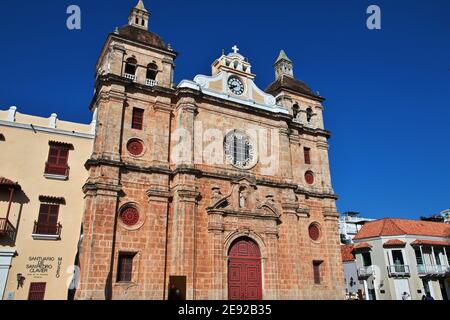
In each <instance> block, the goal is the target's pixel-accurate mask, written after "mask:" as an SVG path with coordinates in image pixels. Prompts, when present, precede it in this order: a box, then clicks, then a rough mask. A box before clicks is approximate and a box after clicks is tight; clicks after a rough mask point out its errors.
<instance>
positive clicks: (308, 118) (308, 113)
mask: <svg viewBox="0 0 450 320" xmlns="http://www.w3.org/2000/svg"><path fill="white" fill-rule="evenodd" d="M312 117H313V110H312V109H311V108H308V109H306V121H308V123H310V122H311V120H312Z"/></svg>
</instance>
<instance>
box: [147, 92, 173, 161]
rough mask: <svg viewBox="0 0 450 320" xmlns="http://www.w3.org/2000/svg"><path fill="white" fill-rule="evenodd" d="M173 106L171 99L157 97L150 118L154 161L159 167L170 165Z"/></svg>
mask: <svg viewBox="0 0 450 320" xmlns="http://www.w3.org/2000/svg"><path fill="white" fill-rule="evenodd" d="M172 109H173V108H172V106H171V104H170V100H169V99H164V98H161V97H158V98H157V101H156V102H155V104H154V106H153V114H152V117H151V118H150V119H151V120H150V125H151V127H152V134H151V136H152V138H153V141H152V146H153V148H152V151H151V152H152V155H151V159H152V163H153V165H154V166H157V167H166V168H168V167H169V160H170V159H169V152H170V141H169V140H170V130H171V115H172Z"/></svg>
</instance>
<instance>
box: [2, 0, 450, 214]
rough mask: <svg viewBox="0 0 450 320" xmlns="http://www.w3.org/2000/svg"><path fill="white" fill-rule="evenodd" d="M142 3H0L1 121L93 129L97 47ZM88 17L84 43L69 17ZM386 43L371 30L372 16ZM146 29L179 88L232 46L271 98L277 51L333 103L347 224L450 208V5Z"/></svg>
mask: <svg viewBox="0 0 450 320" xmlns="http://www.w3.org/2000/svg"><path fill="white" fill-rule="evenodd" d="M136 3H137V0H120V1H119V0H117V1H113V0H108V1H106V0H98V1H87V0H72V1H62V0H53V1H51V0H41V1H31V0H22V1H1V2H0V18H1V21H2V28H1V29H0V35H1V39H2V50H0V58H1V61H2V72H3V76H2V77H1V80H0V109H7V108H8V107H9V106H11V105H17V106H18V108H19V112H22V113H31V114H37V115H41V116H46V117H48V116H49V115H50V114H51V113H52V112H56V113H58V115H59V117H60V118H61V119H64V120H71V121H83V122H89V120H90V117H91V115H90V113H89V111H88V105H89V102H90V99H91V97H92V94H93V76H94V65H95V62H96V59H97V57H98V55H99V53H100V50H101V47H102V45H103V42H104V41H105V39H106V36H107V34H108V33H109V32H111V31H113V30H114V28H115V27H116V26H122V25H124V24H126V21H127V16H128V13H129V10H130V8H131V7H132V6H134V5H135V4H136ZM71 4H77V5H79V6H80V7H81V11H82V29H81V31H69V30H68V29H67V28H66V19H67V15H66V8H67V7H68V6H69V5H71ZM371 4H376V5H378V6H380V8H381V12H382V30H375V31H373V30H372V31H371V30H368V29H367V28H366V19H367V17H368V15H367V14H366V8H367V7H368V6H369V5H371ZM146 6H147V9H149V10H150V11H151V12H152V17H151V20H150V29H151V30H152V31H154V32H156V33H158V34H159V35H161V36H162V37H163V38H164V40H165V41H166V42H170V43H171V44H172V46H173V48H174V49H175V50H176V51H178V52H179V53H180V55H179V57H178V59H177V60H176V65H177V68H176V73H175V80H176V82H179V81H180V80H182V79H193V77H194V76H195V75H197V74H209V73H210V65H211V63H212V62H213V61H214V59H215V58H217V57H218V56H219V55H220V53H221V50H222V49H223V48H224V49H225V50H226V51H227V52H229V51H230V48H231V47H232V46H233V45H234V44H237V45H238V46H239V48H240V49H241V51H240V53H241V54H243V55H244V56H246V57H248V58H249V60H250V62H251V63H252V66H253V71H254V73H256V75H257V78H256V82H257V84H258V85H259V86H260V87H262V88H265V87H266V86H267V85H268V84H269V83H270V82H271V81H272V80H273V78H274V73H273V69H272V64H273V62H274V60H275V58H276V56H277V54H278V52H279V50H280V49H285V51H286V53H287V54H288V56H289V57H290V58H291V59H292V60H293V61H294V62H295V74H296V77H297V78H299V79H301V80H304V81H306V82H307V83H308V84H309V85H310V86H311V87H312V88H313V89H314V90H319V91H320V93H321V94H322V95H323V96H325V97H326V98H327V101H326V102H325V106H326V111H325V124H326V127H327V129H329V130H331V131H332V132H333V137H332V139H331V140H330V145H331V147H330V161H331V170H332V178H333V184H334V188H335V191H336V193H338V194H339V195H340V200H339V201H338V207H339V210H340V211H359V212H361V213H362V214H364V215H365V216H370V217H375V218H381V217H387V216H393V217H404V218H418V217H419V216H421V215H431V214H435V213H438V212H440V211H442V210H444V209H447V208H450V165H449V162H450V161H449V160H450V142H449V140H450V103H449V101H450V59H449V58H450V24H449V19H448V18H449V13H450V2H449V1H448V0H434V1H406V0H395V1H394V0H389V1H376V0H374V1H363V0H358V1H357V0H346V1H335V0H321V1H319V0H308V1H293V0H290V1H288V0H277V1H268V0H264V1H261V0H259V1H256V0H253V1H229V2H223V1H206V0H203V1H200V0H199V1H183V0H171V1H170V2H168V1H163V0H147V1H146Z"/></svg>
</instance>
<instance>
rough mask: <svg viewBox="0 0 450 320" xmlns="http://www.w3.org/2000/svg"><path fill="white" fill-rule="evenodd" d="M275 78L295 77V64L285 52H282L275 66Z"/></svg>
mask: <svg viewBox="0 0 450 320" xmlns="http://www.w3.org/2000/svg"><path fill="white" fill-rule="evenodd" d="M274 68H275V78H276V79H279V78H281V76H283V75H286V76H289V77H291V78H293V77H294V64H293V63H292V60H291V59H289V58H288V56H287V55H286V53H285V52H284V50H281V51H280V54H279V55H278V58H277V61H276V62H275V64H274Z"/></svg>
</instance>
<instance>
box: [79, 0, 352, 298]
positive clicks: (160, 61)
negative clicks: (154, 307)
mask: <svg viewBox="0 0 450 320" xmlns="http://www.w3.org/2000/svg"><path fill="white" fill-rule="evenodd" d="M149 18H150V12H149V11H148V10H146V9H145V7H144V4H143V2H142V1H139V3H138V5H137V6H136V7H135V8H133V9H132V11H131V14H130V16H129V21H128V24H127V25H126V26H124V27H122V28H118V29H116V31H115V32H113V33H111V34H110V35H109V36H108V38H107V40H106V43H105V45H104V47H103V50H102V52H101V55H100V57H99V59H98V62H97V67H96V84H95V95H94V98H93V100H92V103H91V106H90V108H91V111H92V112H94V113H95V114H96V117H97V131H96V132H97V133H96V137H95V142H94V150H93V154H92V156H91V157H90V159H89V160H88V161H87V163H86V167H87V168H88V170H89V178H88V180H87V183H86V184H85V185H84V187H83V191H84V194H85V213H84V218H83V237H82V238H83V240H82V245H81V251H80V268H81V275H80V282H79V286H78V290H77V292H76V298H77V299H157V300H161V299H188V300H194V299H198V300H201V299H231V300H234V299H239V300H246V299H248V300H261V299H265V300H267V299H343V298H344V278H343V268H342V262H341V257H340V242H339V231H338V213H337V210H336V204H335V202H336V199H337V197H336V195H335V194H334V192H333V188H332V184H331V177H330V170H329V161H328V138H329V137H330V132H328V131H326V130H325V129H324V123H323V115H322V114H323V109H324V108H323V105H322V103H323V101H324V98H323V97H321V96H320V95H319V94H318V93H313V92H312V91H311V89H310V88H309V87H308V86H307V85H306V84H305V83H304V82H302V81H299V80H296V79H295V78H294V69H293V62H292V61H291V60H290V59H289V58H288V57H287V55H286V54H285V53H284V52H283V51H282V52H281V53H280V55H279V57H278V59H277V61H276V63H275V66H274V67H275V81H274V82H273V83H272V84H270V86H269V87H268V88H267V89H266V90H261V89H259V88H258V87H257V86H256V85H255V83H254V78H255V74H254V73H253V70H252V66H251V64H250V63H249V61H248V60H247V59H246V58H245V57H244V56H242V55H241V54H240V53H239V49H238V48H237V47H236V46H235V47H233V49H232V52H231V53H229V54H225V53H223V54H222V55H221V56H220V57H219V58H218V59H217V60H216V61H214V63H213V64H212V73H211V75H208V76H206V75H205V76H204V75H199V76H197V77H195V79H194V80H193V81H190V80H184V81H181V82H180V83H179V84H177V85H175V84H174V83H173V75H174V61H175V59H176V56H177V53H176V52H175V51H173V49H172V48H171V46H170V45H166V44H165V43H164V42H163V40H162V39H161V38H160V37H159V36H158V35H156V34H154V33H152V32H150V31H148V30H149V20H150V19H149Z"/></svg>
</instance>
